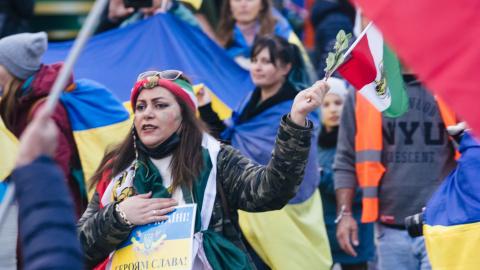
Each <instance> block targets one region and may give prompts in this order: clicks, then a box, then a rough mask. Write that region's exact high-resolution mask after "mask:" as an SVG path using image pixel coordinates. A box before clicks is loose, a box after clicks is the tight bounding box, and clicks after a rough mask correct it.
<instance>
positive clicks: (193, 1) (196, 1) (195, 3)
mask: <svg viewBox="0 0 480 270" xmlns="http://www.w3.org/2000/svg"><path fill="white" fill-rule="evenodd" d="M180 1H181V2H183V3H186V4H190V5H191V6H192V7H193V8H194V9H195V10H199V9H200V6H202V0H180Z"/></svg>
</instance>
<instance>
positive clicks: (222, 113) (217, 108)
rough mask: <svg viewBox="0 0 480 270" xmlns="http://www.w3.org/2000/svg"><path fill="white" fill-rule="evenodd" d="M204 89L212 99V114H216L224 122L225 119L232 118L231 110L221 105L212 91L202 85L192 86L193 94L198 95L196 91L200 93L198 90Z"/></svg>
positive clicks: (223, 104)
mask: <svg viewBox="0 0 480 270" xmlns="http://www.w3.org/2000/svg"><path fill="white" fill-rule="evenodd" d="M202 88H204V89H205V90H206V91H207V92H208V94H209V95H210V97H211V99H212V109H213V111H214V112H216V113H217V114H218V117H219V118H220V119H221V120H225V119H227V118H230V116H232V110H231V109H230V108H229V107H228V106H227V105H225V103H223V102H222V101H221V100H220V99H219V98H218V97H217V96H216V95H215V94H214V93H213V91H212V90H210V89H209V88H208V87H206V86H205V85H204V84H197V85H194V86H193V91H194V92H195V94H197V93H198V91H200V89H202Z"/></svg>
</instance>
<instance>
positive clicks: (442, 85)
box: [354, 0, 480, 134]
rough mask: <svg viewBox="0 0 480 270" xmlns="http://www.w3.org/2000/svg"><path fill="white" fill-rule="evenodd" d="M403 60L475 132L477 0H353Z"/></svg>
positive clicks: (479, 124)
mask: <svg viewBox="0 0 480 270" xmlns="http://www.w3.org/2000/svg"><path fill="white" fill-rule="evenodd" d="M354 2H356V3H357V4H358V5H359V6H360V7H361V8H362V11H363V12H364V14H365V15H366V16H367V17H368V18H369V19H371V20H373V21H374V22H375V24H376V25H377V26H378V27H379V28H380V30H381V31H382V33H383V34H384V36H385V39H386V40H387V41H388V44H390V45H391V46H392V48H393V49H394V50H395V52H396V53H397V54H398V56H399V58H400V59H401V60H402V63H403V64H405V65H406V66H408V67H409V68H410V69H412V70H413V72H415V74H416V75H417V76H418V78H419V79H420V80H421V81H422V82H423V83H424V84H425V85H426V86H427V89H430V90H431V91H433V92H434V93H435V94H437V95H439V96H440V97H441V98H442V99H443V100H445V102H446V103H447V104H448V105H449V106H450V107H451V108H452V109H453V110H455V112H456V113H458V114H459V115H460V117H462V119H465V120H466V121H467V122H468V124H469V126H470V127H472V129H473V132H474V133H476V134H480V117H478V116H479V115H480V106H478V104H479V101H480V95H478V91H479V88H480V83H479V81H478V74H479V72H478V63H479V61H480V50H479V49H478V48H480V38H479V37H480V20H479V19H478V10H480V2H479V1H477V0H458V1H449V0H423V1H416V0H405V1H395V0H355V1H354Z"/></svg>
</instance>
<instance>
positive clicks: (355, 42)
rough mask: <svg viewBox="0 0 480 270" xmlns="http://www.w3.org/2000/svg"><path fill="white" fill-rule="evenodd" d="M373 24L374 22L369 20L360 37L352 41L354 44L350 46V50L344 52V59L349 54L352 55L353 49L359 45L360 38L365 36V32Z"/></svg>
mask: <svg viewBox="0 0 480 270" xmlns="http://www.w3.org/2000/svg"><path fill="white" fill-rule="evenodd" d="M372 25H373V23H372V22H369V23H368V25H367V26H366V27H365V29H363V31H362V33H360V35H359V36H358V38H357V39H356V40H355V41H354V42H353V43H352V46H350V48H348V50H347V51H346V52H345V53H344V54H343V57H344V59H346V58H347V56H348V55H350V53H351V52H352V51H353V49H354V48H355V46H357V44H358V43H359V42H360V40H361V39H362V38H363V36H365V34H366V33H367V31H368V29H369V28H370V27H371V26H372Z"/></svg>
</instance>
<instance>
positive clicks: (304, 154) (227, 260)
mask: <svg viewBox="0 0 480 270" xmlns="http://www.w3.org/2000/svg"><path fill="white" fill-rule="evenodd" d="M327 89H328V86H326V84H325V83H323V82H318V83H316V84H314V85H313V86H312V87H310V88H308V89H306V90H304V91H302V92H300V93H299V94H298V95H297V97H296V98H295V101H294V104H293V105H292V110H291V112H290V114H289V115H286V116H284V117H283V118H282V122H281V125H280V129H279V131H278V135H277V139H276V145H275V149H274V151H273V153H272V159H271V161H270V163H269V164H268V165H267V166H261V165H258V164H256V163H254V162H252V161H250V160H249V159H247V158H245V157H243V156H242V155H241V154H240V152H239V151H237V150H235V149H234V148H232V147H230V146H227V145H223V144H220V143H219V142H217V141H216V140H215V139H213V138H212V137H210V136H209V135H207V134H206V133H205V132H204V131H203V128H202V123H201V121H200V120H198V119H197V118H196V116H195V110H196V99H195V96H194V95H193V90H192V86H191V84H190V83H189V82H188V80H187V79H186V78H185V77H184V76H182V74H181V72H175V71H163V72H147V73H145V74H141V75H140V76H139V80H138V82H137V83H136V84H135V86H134V88H133V90H132V96H131V103H132V108H133V110H134V115H135V118H134V127H133V129H132V135H128V136H127V138H126V139H125V141H124V142H123V143H121V144H120V145H119V146H118V147H116V148H115V149H113V150H112V151H110V152H109V153H107V154H106V155H105V157H104V159H103V160H102V163H101V165H100V166H99V169H98V170H97V172H96V174H95V175H94V177H93V178H92V182H91V184H92V185H94V186H96V192H95V194H94V196H93V199H92V200H91V202H90V204H89V205H88V209H87V210H86V212H85V213H84V214H83V216H82V218H81V219H80V221H79V224H78V229H79V237H80V241H81V243H82V246H83V249H84V252H85V256H86V263H87V265H88V266H89V267H95V266H97V267H100V268H104V267H105V266H107V265H108V258H109V254H111V253H112V252H114V251H115V249H116V247H117V246H118V245H119V244H121V243H122V242H123V241H124V240H126V239H127V238H128V236H129V234H130V232H131V231H132V228H133V227H134V226H136V225H144V224H148V223H152V222H156V221H162V220H166V219H167V218H168V217H167V214H168V213H170V212H171V211H173V210H174V207H175V206H176V205H178V204H180V205H181V204H185V203H193V202H194V203H197V214H196V217H197V218H196V224H195V235H194V242H195V244H194V256H193V268H194V269H231V268H232V267H235V269H252V268H253V265H252V264H251V262H250V260H249V258H248V256H247V255H246V251H245V247H244V246H243V244H242V241H241V240H240V234H239V233H238V229H237V227H236V225H235V224H236V223H237V222H236V220H237V209H241V210H244V211H250V212H261V211H270V210H276V209H280V208H282V207H283V206H284V205H285V204H286V203H287V202H288V201H289V200H290V199H291V198H293V197H294V195H295V192H296V190H297V189H298V186H299V185H300V182H301V180H302V178H303V174H304V169H305V165H306V162H307V158H308V152H309V148H310V138H311V132H312V123H311V122H310V121H308V120H306V115H307V114H308V113H310V112H311V111H313V110H314V109H315V108H318V106H319V105H320V103H321V101H322V100H323V96H324V95H325V92H326V91H327ZM142 90H147V91H142ZM180 179H181V180H180ZM202 198H203V199H202ZM232 243H233V244H234V245H233V244H232ZM227 254H228V255H227ZM202 255H203V256H202Z"/></svg>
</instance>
